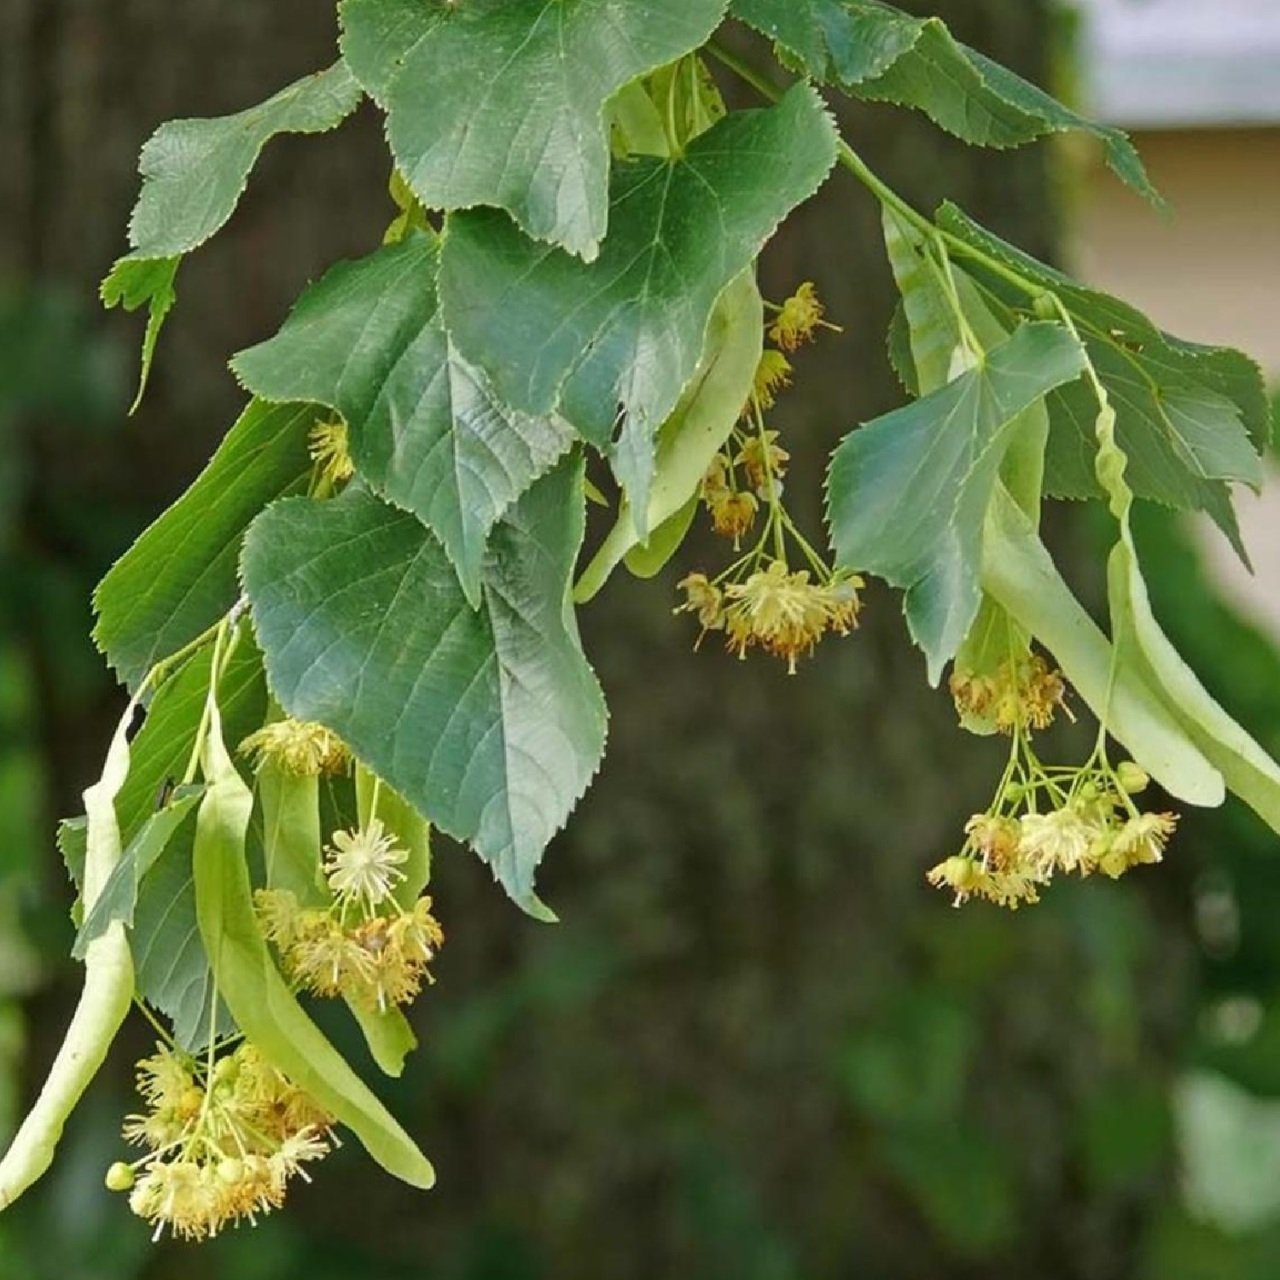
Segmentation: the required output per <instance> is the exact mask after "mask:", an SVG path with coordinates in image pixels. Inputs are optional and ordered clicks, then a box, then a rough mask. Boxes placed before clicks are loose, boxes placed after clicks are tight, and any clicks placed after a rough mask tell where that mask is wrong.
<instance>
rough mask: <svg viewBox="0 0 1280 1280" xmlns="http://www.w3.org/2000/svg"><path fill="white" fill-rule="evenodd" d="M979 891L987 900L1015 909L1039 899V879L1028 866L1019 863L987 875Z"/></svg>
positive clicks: (1029, 904) (1008, 908)
mask: <svg viewBox="0 0 1280 1280" xmlns="http://www.w3.org/2000/svg"><path fill="white" fill-rule="evenodd" d="M980 892H981V893H982V896H983V897H984V898H986V899H987V900H988V901H989V902H994V903H995V904H996V906H998V907H1005V908H1006V909H1007V910H1009V911H1017V909H1018V908H1019V907H1020V906H1022V905H1023V904H1026V905H1027V906H1033V905H1034V904H1035V903H1037V902H1039V901H1040V884H1039V881H1038V880H1037V878H1036V877H1035V876H1034V875H1033V874H1032V873H1031V871H1030V869H1029V868H1027V867H1025V866H1020V865H1019V866H1012V867H1009V868H1007V869H1006V870H1004V871H1000V872H997V873H995V874H993V875H988V876H987V877H986V880H985V882H984V883H983V885H982V888H981V890H980Z"/></svg>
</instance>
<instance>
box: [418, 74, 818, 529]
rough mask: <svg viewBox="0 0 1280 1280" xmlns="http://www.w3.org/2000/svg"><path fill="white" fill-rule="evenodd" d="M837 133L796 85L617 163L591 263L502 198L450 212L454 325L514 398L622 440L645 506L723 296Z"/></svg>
mask: <svg viewBox="0 0 1280 1280" xmlns="http://www.w3.org/2000/svg"><path fill="white" fill-rule="evenodd" d="M835 141H836V139H835V132H834V129H833V127H832V123H831V119H830V117H829V115H828V114H827V111H826V109H825V107H824V106H823V104H822V102H821V99H820V98H819V97H818V96H817V94H816V93H815V92H814V91H813V90H812V89H810V88H809V87H807V86H805V85H798V86H796V87H795V88H793V89H792V90H791V91H790V92H789V93H788V94H787V95H786V96H785V97H784V98H783V99H782V102H781V103H780V104H779V105H778V106H776V107H773V108H770V109H768V110H762V111H741V112H735V113H734V114H732V115H730V116H728V117H727V118H726V119H724V120H722V121H721V122H720V123H719V124H717V125H715V126H714V127H713V128H711V129H709V130H708V131H707V132H706V133H704V134H702V135H701V136H700V137H698V138H696V139H695V140H694V141H693V142H692V143H690V144H689V147H688V149H687V150H686V151H685V153H684V155H683V156H681V157H680V158H679V159H676V160H670V161H668V160H661V159H654V158H641V159H637V160H632V161H627V162H622V163H619V164H617V165H615V166H614V176H613V182H612V186H611V206H612V210H613V214H612V221H611V230H610V234H609V238H608V240H606V241H605V243H604V247H603V250H602V252H601V255H600V257H599V259H598V260H597V261H596V262H594V263H592V264H590V265H588V264H585V263H582V262H579V261H577V260H576V259H574V258H572V257H570V256H569V255H568V254H566V253H564V252H562V251H561V250H558V249H554V248H548V247H546V246H545V245H539V244H536V243H535V242H534V241H532V240H529V239H527V238H526V237H525V236H523V235H521V234H520V232H519V230H518V229H517V228H516V227H515V226H514V225H513V224H512V222H511V221H510V220H509V219H508V218H506V217H505V216H504V215H502V214H501V213H497V212H492V211H488V212H473V213H463V214H455V215H454V216H452V217H451V218H450V220H449V228H448V234H447V236H446V238H445V243H444V248H443V250H442V255H441V264H440V295H441V300H442V302H443V309H444V319H445V324H446V327H447V328H448V330H449V333H450V334H451V336H452V337H453V339H454V341H455V343H456V344H457V347H458V350H459V351H460V352H461V353H462V354H463V355H464V356H465V357H466V358H467V359H468V360H471V361H472V362H474V363H475V364H477V365H479V366H480V367H481V368H482V369H484V370H485V372H486V373H487V374H488V375H489V376H490V378H491V379H492V380H493V383H494V386H495V387H496V389H497V392H498V394H499V396H500V397H501V398H502V399H503V400H504V401H506V402H507V403H508V404H510V405H512V406H514V407H515V408H517V409H520V410H522V411H523V412H525V413H550V412H551V411H552V410H553V409H555V408H556V407H557V406H558V407H559V409H560V412H561V413H562V414H563V415H564V416H565V417H566V418H567V419H568V420H569V421H570V422H571V423H572V424H573V426H574V428H575V429H576V430H577V431H578V432H579V434H581V435H582V436H583V437H584V438H585V439H587V440H589V441H591V442H592V443H593V444H595V445H597V446H598V447H600V448H602V449H603V448H606V447H611V456H612V460H613V465H614V469H615V471H616V472H617V474H618V478H619V479H620V480H621V482H622V484H623V487H624V488H625V489H626V490H627V492H628V495H629V497H630V499H631V502H632V506H633V509H635V510H637V511H639V512H641V513H644V512H645V511H647V507H648V489H649V484H650V481H651V479H652V475H653V467H654V437H655V436H656V434H657V431H658V428H659V427H660V426H661V425H662V423H663V422H665V421H666V420H667V418H668V417H669V416H670V414H671V412H672V410H673V409H674V408H675V407H676V404H677V402H678V400H679V398H680V393H681V392H682V391H683V389H684V388H685V386H686V385H687V384H688V382H689V380H690V379H691V378H692V377H693V375H694V372H695V370H696V368H697V364H698V361H699V359H700V358H701V355H702V350H703V345H704V338H705V335H706V331H707V324H708V321H709V320H710V317H711V312H712V310H713V308H714V307H715V304H716V300H717V299H718V298H719V297H720V295H721V293H722V292H723V291H724V289H725V288H726V286H727V285H728V284H729V282H730V281H731V280H733V279H734V277H735V276H737V275H739V274H740V273H741V272H742V271H744V270H745V269H746V268H747V267H748V266H749V265H750V264H751V262H752V261H753V260H754V259H755V257H756V255H757V254H758V253H759V251H760V248H761V246H762V245H763V244H764V243H765V241H766V240H768V238H769V237H770V236H771V235H772V234H773V232H774V230H775V229H776V227H777V226H778V223H779V222H780V221H781V220H782V219H783V218H784V217H785V216H786V215H787V214H788V213H789V212H790V211H791V209H793V208H794V207H795V206H796V205H797V204H799V203H800V202H802V201H803V200H805V199H807V198H808V197H809V196H810V195H812V194H813V192H814V191H816V190H817V188H818V187H819V185H820V184H821V183H822V181H823V180H824V179H825V177H826V175H827V173H828V172H829V170H830V168H831V166H832V164H833V162H834V158H835ZM615 438H616V439H615ZM640 532H641V534H644V533H647V530H646V529H641V530H640Z"/></svg>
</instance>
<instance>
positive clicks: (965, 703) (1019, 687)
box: [950, 654, 1071, 733]
mask: <svg viewBox="0 0 1280 1280" xmlns="http://www.w3.org/2000/svg"><path fill="white" fill-rule="evenodd" d="M950 687H951V696H952V697H953V698H954V699H955V704H956V709H957V710H958V711H959V712H960V713H961V714H962V715H964V714H968V715H972V716H976V717H978V718H979V719H983V720H990V721H992V722H993V723H994V724H995V727H996V729H997V730H998V731H999V732H1000V733H1013V731H1014V730H1015V729H1023V730H1025V729H1047V728H1048V727H1049V725H1050V724H1052V723H1053V717H1054V714H1055V713H1056V711H1057V709H1058V708H1059V707H1061V708H1062V709H1063V710H1064V711H1065V712H1066V713H1067V715H1068V716H1070V714H1071V713H1070V711H1069V710H1068V708H1067V705H1066V693H1067V686H1066V682H1065V681H1064V680H1063V678H1062V675H1061V673H1060V672H1057V671H1054V670H1053V669H1051V668H1050V666H1049V664H1048V663H1047V662H1045V660H1044V659H1043V658H1042V657H1041V656H1040V655H1039V654H1034V655H1033V654H1027V655H1026V656H1025V657H1020V658H1016V659H1015V658H1010V659H1009V660H1008V661H1006V662H1004V663H1002V664H1001V665H1000V667H999V668H998V669H997V671H996V672H995V674H994V675H976V674H974V673H972V672H966V671H955V672H953V673H952V676H951V682H950Z"/></svg>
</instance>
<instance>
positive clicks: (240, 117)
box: [100, 62, 361, 412]
mask: <svg viewBox="0 0 1280 1280" xmlns="http://www.w3.org/2000/svg"><path fill="white" fill-rule="evenodd" d="M360 97H361V93H360V86H359V85H358V84H357V83H356V81H355V79H354V78H353V77H352V75H351V72H350V71H348V70H347V67H346V65H345V63H343V62H337V63H335V64H334V65H333V66H332V67H330V68H329V69H328V70H327V71H320V72H317V73H316V74H315V75H311V76H307V77H306V78H305V79H303V80H299V81H297V82H296V83H294V84H291V85H290V86H289V87H288V88H286V89H282V90H281V91H280V92H279V93H277V94H276V95H275V97H273V98H269V99H268V100H267V101H266V102H264V103H261V104H260V105H259V106H256V107H250V108H249V110H247V111H240V112H237V113H236V114H235V115H230V116H219V117H217V118H216V119H211V120H170V121H169V122H168V123H167V124H162V125H161V126H160V128H159V129H157V130H156V131H155V133H154V134H152V135H151V137H150V138H149V139H148V140H147V143H146V145H145V146H144V147H143V148H142V156H141V159H140V160H139V163H138V168H139V171H140V173H141V174H142V191H141V193H140V194H139V196H138V202H137V204H136V205H135V206H134V209H133V213H132V215H131V216H130V218H129V245H130V249H131V252H130V253H128V254H127V255H126V256H125V257H123V258H120V259H118V260H117V262H116V263H115V265H114V266H113V267H112V268H111V271H110V273H109V274H108V275H107V278H106V279H105V280H104V281H103V282H102V286H101V290H100V292H101V295H102V301H103V303H104V304H105V305H106V306H108V307H114V306H116V305H117V304H118V303H122V304H123V305H124V308H125V310H126V311H134V310H136V309H137V308H138V307H140V306H141V305H142V304H143V303H148V304H149V308H150V311H149V317H148V320H147V331H146V335H145V336H144V338H143V342H142V372H141V375H140V377H139V381H138V394H137V397H136V398H135V400H134V402H133V409H136V408H137V407H138V404H139V403H140V402H141V400H142V395H143V392H144V391H145V390H146V386H147V379H148V378H149V377H150V374H151V362H152V359H153V358H154V356H155V350H156V343H157V342H158V341H159V338H160V330H161V328H162V327H163V326H164V322H165V318H166V317H167V316H168V314H169V312H170V310H171V309H172V308H173V304H174V302H175V301H176V300H177V295H176V293H175V291H174V287H173V282H174V277H175V276H176V275H177V271H178V265H179V263H180V262H181V261H182V256H183V254H186V253H190V252H191V251H192V250H193V249H197V248H199V247H200V245H202V244H204V242H205V241H206V240H208V239H209V238H210V237H211V236H213V235H214V234H215V233H216V232H218V231H219V230H220V229H221V228H222V226H223V225H224V224H225V223H226V221H227V219H228V218H230V217H231V215H232V213H234V212H235V207H236V205H237V204H239V202H240V197H241V196H242V195H243V194H244V189H245V186H246V184H247V182H248V179H249V172H250V170H251V169H252V168H253V166H254V164H255V162H256V161H257V159H258V156H259V154H260V153H261V151H262V148H263V147H264V146H266V144H267V143H268V142H269V141H270V140H271V139H272V138H274V137H275V136H276V135H277V134H281V133H325V132H327V131H328V130H330V129H336V128H337V127H338V125H340V124H341V123H342V121H343V120H345V119H346V118H347V116H349V115H350V114H351V113H352V112H353V111H354V110H355V109H356V106H357V105H358V104H359V102H360ZM131 412H132V410H131Z"/></svg>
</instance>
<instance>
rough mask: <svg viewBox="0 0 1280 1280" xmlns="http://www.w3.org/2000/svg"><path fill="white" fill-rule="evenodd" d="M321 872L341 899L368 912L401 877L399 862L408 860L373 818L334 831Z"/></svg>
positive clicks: (386, 897) (378, 820)
mask: <svg viewBox="0 0 1280 1280" xmlns="http://www.w3.org/2000/svg"><path fill="white" fill-rule="evenodd" d="M325 855H326V856H325V860H324V872H325V876H326V877H327V879H328V881H329V888H330V889H331V890H332V891H333V894H334V896H335V897H336V898H337V899H338V900H339V901H340V902H348V903H358V904H360V905H362V906H363V907H364V908H365V909H366V910H367V911H368V912H369V913H370V914H372V913H373V912H374V910H375V909H376V908H377V907H378V905H379V904H380V903H382V902H385V901H386V900H387V899H388V898H389V897H390V896H391V893H392V891H393V890H394V889H395V887H396V885H398V884H400V883H401V881H403V880H404V878H405V875H404V872H403V871H401V870H400V868H401V866H402V865H403V864H404V863H405V862H407V861H408V860H409V853H408V850H406V849H401V848H398V847H397V845H396V843H395V839H394V838H393V837H392V836H390V835H388V834H387V833H386V830H385V828H384V827H383V825H382V822H381V820H380V819H378V818H372V819H370V821H369V825H368V826H366V827H361V828H360V829H359V830H357V831H336V832H334V835H333V844H332V845H331V846H330V847H329V848H327V849H326V850H325Z"/></svg>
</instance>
